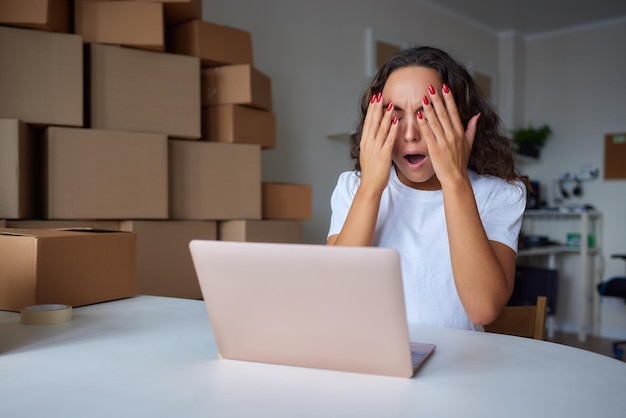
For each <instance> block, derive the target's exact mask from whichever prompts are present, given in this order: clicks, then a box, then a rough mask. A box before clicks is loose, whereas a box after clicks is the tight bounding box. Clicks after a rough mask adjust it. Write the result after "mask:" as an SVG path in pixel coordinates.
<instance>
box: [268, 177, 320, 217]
mask: <svg viewBox="0 0 626 418" xmlns="http://www.w3.org/2000/svg"><path fill="white" fill-rule="evenodd" d="M262 190H263V191H262V202H263V219H298V220H309V219H311V217H312V205H313V203H312V202H313V199H312V194H313V193H312V189H311V186H309V185H304V184H290V183H269V182H267V183H263V189H262Z"/></svg>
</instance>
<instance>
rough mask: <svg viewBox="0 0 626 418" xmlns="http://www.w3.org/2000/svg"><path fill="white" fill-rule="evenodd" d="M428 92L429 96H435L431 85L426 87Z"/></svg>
mask: <svg viewBox="0 0 626 418" xmlns="http://www.w3.org/2000/svg"><path fill="white" fill-rule="evenodd" d="M428 92H429V93H430V94H435V88H434V87H433V86H432V85H429V86H428Z"/></svg>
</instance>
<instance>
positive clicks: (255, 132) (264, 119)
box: [202, 105, 276, 149]
mask: <svg viewBox="0 0 626 418" xmlns="http://www.w3.org/2000/svg"><path fill="white" fill-rule="evenodd" d="M202 138H203V139H205V140H207V141H214V142H229V143H235V144H257V145H260V146H261V148H263V149H269V148H274V147H275V146H276V116H275V115H274V113H272V112H269V111H267V110H261V109H254V108H252V107H246V106H239V105H216V106H207V107H204V108H202Z"/></svg>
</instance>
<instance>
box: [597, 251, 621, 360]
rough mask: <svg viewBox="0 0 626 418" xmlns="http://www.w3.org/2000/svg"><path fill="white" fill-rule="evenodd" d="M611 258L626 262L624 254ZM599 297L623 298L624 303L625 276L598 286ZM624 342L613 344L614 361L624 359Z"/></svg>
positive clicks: (614, 255) (614, 278) (612, 278)
mask: <svg viewBox="0 0 626 418" xmlns="http://www.w3.org/2000/svg"><path fill="white" fill-rule="evenodd" d="M611 258H621V259H623V260H624V261H626V254H613V255H611ZM598 293H600V296H613V297H620V298H624V302H626V276H615V277H611V278H610V279H608V280H606V281H604V282H602V283H600V284H599V285H598ZM623 345H626V340H623V341H615V342H613V355H614V357H615V358H616V359H619V360H623V359H624V348H622V346H623Z"/></svg>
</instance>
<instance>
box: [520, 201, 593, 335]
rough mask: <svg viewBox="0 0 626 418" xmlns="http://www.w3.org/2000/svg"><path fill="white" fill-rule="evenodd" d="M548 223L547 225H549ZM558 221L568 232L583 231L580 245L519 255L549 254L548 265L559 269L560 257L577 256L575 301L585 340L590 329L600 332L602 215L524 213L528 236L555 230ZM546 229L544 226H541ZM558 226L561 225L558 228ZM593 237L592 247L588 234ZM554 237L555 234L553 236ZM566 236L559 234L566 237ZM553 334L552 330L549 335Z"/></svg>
mask: <svg viewBox="0 0 626 418" xmlns="http://www.w3.org/2000/svg"><path fill="white" fill-rule="evenodd" d="M546 222H548V224H547V225H546ZM556 223H567V228H570V229H568V231H570V232H577V233H579V234H580V237H581V239H580V245H579V246H571V245H570V246H568V245H551V246H546V247H536V248H529V249H524V250H520V251H519V254H518V258H524V257H533V256H544V257H547V266H546V267H548V268H553V269H555V268H557V257H562V256H564V255H567V254H574V255H578V263H579V265H578V268H577V275H578V277H577V278H576V279H577V280H578V294H577V296H576V300H575V301H574V302H575V304H576V306H577V308H578V312H577V316H578V317H577V319H576V322H577V328H578V339H579V340H580V341H585V340H586V339H587V334H588V332H589V329H591V334H592V335H598V334H599V331H600V296H599V295H598V292H597V291H596V285H597V284H598V283H600V281H601V280H602V270H601V269H602V262H601V261H602V259H601V256H602V253H601V248H602V245H601V243H602V214H601V213H600V212H597V211H580V212H560V211H556V210H527V211H526V212H525V213H524V219H523V224H522V231H523V232H524V233H525V234H528V235H549V234H546V233H545V232H546V230H551V229H555V228H553V227H554V226H556V225H555V224H556ZM542 225H543V226H544V229H541V230H540V228H541V226H542ZM557 229H558V228H557ZM589 235H591V236H593V240H594V243H593V246H590V245H589V240H588V239H587V237H588V236H589ZM551 238H553V239H554V237H551ZM564 239H565V235H562V236H560V237H559V240H564ZM550 333H551V330H549V332H548V334H550Z"/></svg>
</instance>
